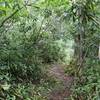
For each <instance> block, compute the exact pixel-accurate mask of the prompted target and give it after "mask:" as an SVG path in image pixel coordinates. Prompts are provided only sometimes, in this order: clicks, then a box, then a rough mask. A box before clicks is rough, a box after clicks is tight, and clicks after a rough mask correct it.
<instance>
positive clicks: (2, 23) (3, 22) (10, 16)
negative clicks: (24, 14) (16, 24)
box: [0, 7, 23, 28]
mask: <svg viewBox="0 0 100 100" xmlns="http://www.w3.org/2000/svg"><path fill="white" fill-rule="evenodd" d="M22 8H23V7H22ZM22 8H20V9H17V10H16V11H14V12H13V13H12V14H11V15H9V16H8V17H7V18H5V19H4V20H3V21H2V22H1V25H0V28H1V27H3V25H4V24H5V22H6V21H7V20H9V19H10V18H12V17H13V16H14V15H15V14H16V13H17V12H19V10H21V9H22Z"/></svg>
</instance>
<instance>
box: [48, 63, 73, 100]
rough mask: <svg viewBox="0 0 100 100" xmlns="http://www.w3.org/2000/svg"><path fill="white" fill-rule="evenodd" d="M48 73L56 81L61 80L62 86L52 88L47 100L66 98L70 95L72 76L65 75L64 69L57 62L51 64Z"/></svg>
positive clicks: (63, 99) (62, 99)
mask: <svg viewBox="0 0 100 100" xmlns="http://www.w3.org/2000/svg"><path fill="white" fill-rule="evenodd" d="M49 73H50V74H51V75H52V76H53V77H55V78H56V79H57V80H58V81H60V82H62V84H61V87H63V88H59V87H58V88H55V89H54V90H52V91H51V93H50V95H49V98H48V100H67V97H69V96H70V95H71V90H70V89H71V86H72V84H73V82H74V78H73V77H71V76H67V75H66V74H65V72H64V69H63V68H62V67H61V65H59V64H55V65H53V66H52V67H51V68H50V69H49ZM65 98H66V99H65Z"/></svg>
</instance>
